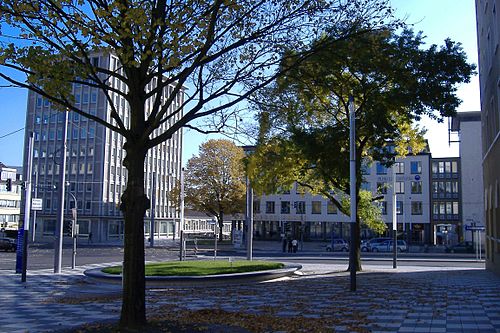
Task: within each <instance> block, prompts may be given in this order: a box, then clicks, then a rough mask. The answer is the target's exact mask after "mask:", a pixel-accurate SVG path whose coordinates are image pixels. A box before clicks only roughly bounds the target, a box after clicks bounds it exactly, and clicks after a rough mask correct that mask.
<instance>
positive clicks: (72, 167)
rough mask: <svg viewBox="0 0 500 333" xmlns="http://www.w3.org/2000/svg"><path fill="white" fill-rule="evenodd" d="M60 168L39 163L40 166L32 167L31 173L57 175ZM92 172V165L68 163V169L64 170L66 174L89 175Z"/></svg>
mask: <svg viewBox="0 0 500 333" xmlns="http://www.w3.org/2000/svg"><path fill="white" fill-rule="evenodd" d="M59 168H60V166H59V165H58V164H55V165H54V164H52V163H48V164H47V165H45V164H44V163H41V164H40V166H38V164H34V165H33V172H34V173H38V174H39V175H58V174H59ZM93 171H94V165H93V164H92V163H83V162H81V163H79V164H77V163H69V167H68V169H66V174H72V175H76V174H80V175H83V174H85V173H86V174H88V175H91V174H92V173H93Z"/></svg>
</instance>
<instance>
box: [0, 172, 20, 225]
mask: <svg viewBox="0 0 500 333" xmlns="http://www.w3.org/2000/svg"><path fill="white" fill-rule="evenodd" d="M0 179H1V183H0V231H2V232H5V231H6V230H12V231H14V230H17V229H18V226H19V218H20V214H21V192H22V186H21V181H22V175H21V174H19V173H18V171H17V169H16V168H10V167H7V166H5V165H4V164H2V163H0ZM8 179H10V184H11V185H10V186H11V188H10V190H8V189H7V181H8Z"/></svg>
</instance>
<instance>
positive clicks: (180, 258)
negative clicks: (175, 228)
mask: <svg viewBox="0 0 500 333" xmlns="http://www.w3.org/2000/svg"><path fill="white" fill-rule="evenodd" d="M179 237H180V250H179V261H182V260H183V252H184V230H181V231H180V235H179Z"/></svg>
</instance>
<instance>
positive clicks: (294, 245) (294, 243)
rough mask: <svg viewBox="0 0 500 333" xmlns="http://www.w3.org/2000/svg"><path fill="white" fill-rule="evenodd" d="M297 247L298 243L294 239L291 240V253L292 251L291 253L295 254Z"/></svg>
mask: <svg viewBox="0 0 500 333" xmlns="http://www.w3.org/2000/svg"><path fill="white" fill-rule="evenodd" d="M298 246H299V241H298V240H296V239H295V238H294V239H293V240H292V251H293V253H297V248H298Z"/></svg>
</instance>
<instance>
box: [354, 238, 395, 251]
mask: <svg viewBox="0 0 500 333" xmlns="http://www.w3.org/2000/svg"><path fill="white" fill-rule="evenodd" d="M389 240H391V238H388V237H377V238H372V239H370V240H368V241H366V242H365V243H362V244H361V251H364V252H371V251H372V245H377V244H380V243H383V242H385V241H389Z"/></svg>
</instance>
